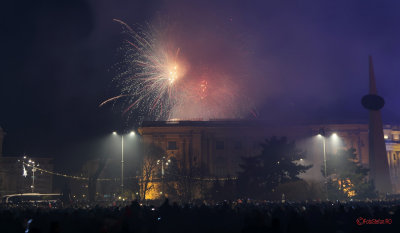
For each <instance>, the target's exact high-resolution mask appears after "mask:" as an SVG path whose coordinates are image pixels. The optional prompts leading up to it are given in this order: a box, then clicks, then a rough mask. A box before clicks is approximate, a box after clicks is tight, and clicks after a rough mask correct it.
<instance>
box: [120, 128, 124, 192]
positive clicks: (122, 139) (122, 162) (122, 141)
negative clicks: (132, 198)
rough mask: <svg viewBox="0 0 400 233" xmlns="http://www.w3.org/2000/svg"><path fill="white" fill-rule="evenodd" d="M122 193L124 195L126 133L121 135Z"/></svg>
mask: <svg viewBox="0 0 400 233" xmlns="http://www.w3.org/2000/svg"><path fill="white" fill-rule="evenodd" d="M121 195H124V135H121Z"/></svg>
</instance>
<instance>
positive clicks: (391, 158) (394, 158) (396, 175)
mask: <svg viewBox="0 0 400 233" xmlns="http://www.w3.org/2000/svg"><path fill="white" fill-rule="evenodd" d="M383 133H384V138H385V144H386V153H387V158H388V163H389V171H390V178H391V181H392V186H393V191H394V192H395V193H400V162H399V159H400V126H399V125H397V126H392V125H384V126H383Z"/></svg>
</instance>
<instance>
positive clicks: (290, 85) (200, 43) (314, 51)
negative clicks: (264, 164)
mask: <svg viewBox="0 0 400 233" xmlns="http://www.w3.org/2000/svg"><path fill="white" fill-rule="evenodd" d="M251 2H252V3H249V1H232V0H227V1H169V0H168V1H166V0H165V1H161V0H160V1H133V0H130V1H128V0H124V1H122V0H113V1H103V0H91V1H84V0H58V1H8V2H7V3H2V4H1V7H0V17H1V20H0V25H1V33H0V40H1V41H0V42H1V43H0V49H1V51H0V57H1V63H0V66H1V68H0V126H1V127H2V128H3V129H4V130H5V131H6V132H7V135H6V138H5V141H4V151H3V154H4V155H21V154H22V153H27V154H29V155H32V156H48V157H54V158H56V160H58V161H67V160H69V161H73V159H78V158H89V157H91V156H95V155H94V154H95V152H94V151H95V150H94V148H99V146H98V145H96V142H99V140H100V139H101V138H104V137H106V135H109V134H110V132H112V131H114V130H115V129H117V130H128V129H130V128H135V127H137V123H135V122H133V121H127V120H126V118H125V116H123V115H122V113H121V109H118V105H116V106H114V107H113V106H112V105H107V106H105V107H102V108H99V104H100V103H101V102H102V101H104V100H106V99H107V98H110V97H112V96H115V95H117V94H118V93H119V90H117V89H116V88H115V85H114V84H113V82H112V80H113V78H114V77H115V76H116V75H117V74H118V65H119V63H120V62H121V60H122V56H123V55H122V53H121V51H120V50H119V48H121V45H122V42H123V40H124V39H126V35H124V34H123V33H122V29H121V25H119V24H118V23H116V22H114V21H113V19H120V20H123V21H124V22H126V23H127V24H129V25H143V24H146V23H150V24H152V23H156V22H163V23H164V24H167V25H171V27H172V28H173V30H174V31H175V32H176V40H177V41H178V42H179V43H181V45H182V46H181V50H182V52H183V53H184V54H186V56H187V57H189V58H190V59H189V60H190V61H191V62H192V64H191V66H192V67H195V66H196V67H207V68H209V67H214V68H215V67H217V68H216V69H221V70H223V72H226V73H228V74H229V73H230V72H231V73H232V72H235V73H240V75H238V76H234V78H233V79H234V80H235V82H236V81H237V83H238V84H240V91H241V92H242V94H244V95H246V96H248V97H249V98H250V99H251V100H252V101H253V102H254V104H255V105H256V106H257V110H258V112H259V119H262V120H267V121H272V122H274V121H276V122H279V123H282V124H284V123H288V122H299V123H303V122H308V123H311V122H316V123H327V122H338V123H340V122H366V121H367V119H368V114H367V111H366V110H364V109H363V108H362V106H361V103H360V100H361V97H362V96H363V95H365V94H366V93H367V91H368V82H367V81H368V55H372V56H373V60H374V68H375V75H376V80H377V86H378V93H379V94H380V95H381V96H382V97H384V98H385V101H386V105H385V107H384V109H383V111H382V114H383V121H384V122H388V123H400V107H399V104H400V95H399V91H398V90H399V87H400V78H399V77H398V74H399V73H400V44H399V41H400V14H399V12H400V2H398V1H366V0H359V1H251ZM71 159H72V160H71Z"/></svg>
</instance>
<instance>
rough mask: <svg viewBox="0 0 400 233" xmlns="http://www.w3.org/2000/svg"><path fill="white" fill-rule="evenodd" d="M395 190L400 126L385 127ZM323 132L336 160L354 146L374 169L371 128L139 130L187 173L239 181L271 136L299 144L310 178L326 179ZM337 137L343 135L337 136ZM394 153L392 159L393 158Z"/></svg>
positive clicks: (199, 125) (207, 124)
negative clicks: (245, 160) (245, 163)
mask: <svg viewBox="0 0 400 233" xmlns="http://www.w3.org/2000/svg"><path fill="white" fill-rule="evenodd" d="M385 127H386V128H385V139H386V146H387V148H388V161H387V162H388V164H389V167H390V174H391V183H392V184H393V192H394V193H400V189H399V187H400V180H399V178H398V174H399V162H398V157H399V156H400V154H399V153H400V140H399V135H400V133H399V132H400V131H399V127H398V126H389V125H386V126H385ZM320 129H324V130H325V131H326V135H325V137H326V154H327V156H334V155H335V153H336V151H337V150H338V149H342V148H354V149H356V153H357V160H358V161H359V162H360V163H361V164H362V165H363V166H365V167H369V165H370V161H369V141H368V124H366V123H364V124H323V125H301V126H273V125H268V124H266V123H264V122H261V121H241V120H215V121H164V122H161V121H157V122H144V123H143V125H142V127H141V128H140V129H139V133H140V134H141V135H142V138H143V142H144V143H145V144H147V145H148V144H154V145H157V146H158V147H160V148H161V149H162V150H164V151H165V154H166V155H167V157H171V156H173V157H174V158H176V160H177V161H178V162H179V164H180V166H181V167H183V168H185V169H192V168H196V167H197V168H202V169H203V170H205V171H207V176H209V177H220V178H223V177H235V176H237V173H238V172H239V171H240V166H239V165H240V163H241V157H246V156H254V155H257V154H259V153H260V152H261V151H260V143H262V142H263V140H265V139H266V138H269V137H271V136H277V137H281V136H286V137H288V138H289V139H290V140H295V142H296V145H297V147H298V148H299V149H302V150H304V151H306V154H307V157H306V158H304V159H303V160H302V161H299V162H301V163H308V164H314V166H313V168H311V169H310V170H309V171H308V172H307V173H306V174H304V178H305V179H308V180H322V179H323V176H322V174H321V166H322V165H323V146H322V141H321V139H319V138H318V137H317V135H318V132H319V130H320ZM333 133H335V135H337V137H331V135H332V134H333ZM389 154H390V156H389Z"/></svg>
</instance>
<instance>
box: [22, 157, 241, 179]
mask: <svg viewBox="0 0 400 233" xmlns="http://www.w3.org/2000/svg"><path fill="white" fill-rule="evenodd" d="M19 162H21V163H22V164H23V165H26V166H27V167H33V166H35V169H36V170H38V171H41V172H44V173H48V174H51V175H55V176H61V177H65V178H71V179H76V180H89V177H84V176H74V175H68V174H62V173H59V172H53V171H49V170H46V169H43V168H40V167H39V166H38V164H37V165H34V162H33V163H29V162H25V161H23V160H19ZM24 174H26V170H25V167H24ZM173 176H176V177H180V178H186V179H193V180H198V181H228V180H237V179H238V178H237V177H221V178H199V177H188V176H183V175H176V174H175V175H173ZM141 178H142V177H141V176H130V177H125V178H124V179H127V180H131V179H141ZM119 180H121V178H119V177H118V178H98V179H97V181H119ZM159 180H161V178H153V179H151V181H159Z"/></svg>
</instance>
